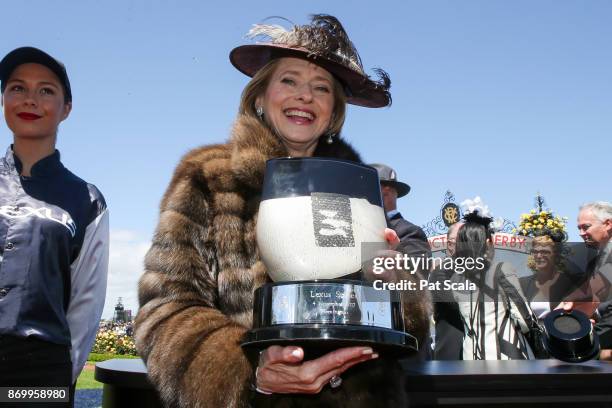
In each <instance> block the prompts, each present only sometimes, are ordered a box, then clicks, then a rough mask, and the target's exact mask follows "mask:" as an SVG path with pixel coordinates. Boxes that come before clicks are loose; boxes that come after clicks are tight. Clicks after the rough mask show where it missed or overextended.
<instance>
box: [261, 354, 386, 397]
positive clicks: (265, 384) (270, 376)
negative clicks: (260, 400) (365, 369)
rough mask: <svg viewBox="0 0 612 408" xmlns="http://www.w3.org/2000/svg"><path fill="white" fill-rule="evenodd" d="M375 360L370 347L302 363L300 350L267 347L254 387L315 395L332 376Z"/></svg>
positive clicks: (276, 391)
mask: <svg viewBox="0 0 612 408" xmlns="http://www.w3.org/2000/svg"><path fill="white" fill-rule="evenodd" d="M377 357H378V354H376V353H374V352H373V350H372V349H371V348H370V347H345V348H340V349H338V350H335V351H332V352H330V353H327V354H325V355H324V356H321V357H319V358H317V359H315V360H310V361H303V359H304V350H302V349H301V348H300V347H291V346H289V347H281V346H270V347H268V348H267V349H266V350H265V351H264V352H263V353H262V354H261V357H260V359H259V365H258V367H257V371H256V376H255V377H256V378H255V382H256V384H255V385H256V386H257V388H258V389H259V390H260V391H262V392H269V393H278V394H289V393H300V394H317V393H319V392H320V391H321V389H323V387H324V386H325V385H326V384H328V383H329V380H331V378H332V377H333V376H339V375H340V374H342V373H343V372H345V371H346V370H348V369H349V368H350V367H352V366H354V365H355V364H358V363H361V362H364V361H369V360H372V359H375V358H377Z"/></svg>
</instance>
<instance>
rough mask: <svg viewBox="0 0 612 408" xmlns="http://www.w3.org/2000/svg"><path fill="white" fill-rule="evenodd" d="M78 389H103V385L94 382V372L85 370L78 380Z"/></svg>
mask: <svg viewBox="0 0 612 408" xmlns="http://www.w3.org/2000/svg"><path fill="white" fill-rule="evenodd" d="M76 388H77V390H81V389H92V388H102V383H101V382H98V381H96V380H94V370H91V369H87V368H85V369H83V371H81V375H79V378H78V379H77V385H76Z"/></svg>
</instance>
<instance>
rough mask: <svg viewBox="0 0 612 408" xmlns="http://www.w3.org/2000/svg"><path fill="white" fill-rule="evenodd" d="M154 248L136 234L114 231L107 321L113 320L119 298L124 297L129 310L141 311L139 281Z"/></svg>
mask: <svg viewBox="0 0 612 408" xmlns="http://www.w3.org/2000/svg"><path fill="white" fill-rule="evenodd" d="M150 246H151V241H149V240H145V239H143V238H142V237H140V236H139V234H138V233H137V232H135V231H130V230H111V232H110V258H109V265H108V286H107V289H106V303H105V304H104V311H103V312H102V318H103V319H112V317H113V312H114V309H115V305H116V304H117V299H118V298H119V297H121V298H122V302H123V306H124V307H125V309H130V310H132V316H135V315H136V312H137V310H138V292H137V288H138V279H140V276H141V275H142V272H143V269H144V268H143V263H144V256H145V254H146V253H147V251H148V250H149V247H150Z"/></svg>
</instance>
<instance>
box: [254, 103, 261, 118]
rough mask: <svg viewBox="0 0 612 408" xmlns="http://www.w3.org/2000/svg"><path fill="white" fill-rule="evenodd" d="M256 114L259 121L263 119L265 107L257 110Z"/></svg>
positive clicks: (259, 107)
mask: <svg viewBox="0 0 612 408" xmlns="http://www.w3.org/2000/svg"><path fill="white" fill-rule="evenodd" d="M255 113H256V114H257V116H258V117H259V119H263V106H258V107H257V108H255Z"/></svg>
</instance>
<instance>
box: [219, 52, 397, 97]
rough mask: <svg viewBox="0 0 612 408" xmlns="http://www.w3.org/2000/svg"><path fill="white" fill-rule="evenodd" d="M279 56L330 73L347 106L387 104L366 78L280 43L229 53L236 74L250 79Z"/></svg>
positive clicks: (331, 62)
mask: <svg viewBox="0 0 612 408" xmlns="http://www.w3.org/2000/svg"><path fill="white" fill-rule="evenodd" d="M280 57H296V58H302V59H306V60H309V61H312V62H313V63H315V64H317V65H319V66H320V67H322V68H324V69H326V70H327V71H329V72H330V73H331V74H332V75H334V76H335V77H336V78H338V80H339V81H340V82H341V83H342V84H343V85H344V86H345V87H346V88H347V91H348V92H347V99H346V101H347V103H350V104H352V105H358V106H364V107H367V108H381V107H384V106H388V105H389V103H390V101H389V97H388V95H387V92H385V91H384V90H383V89H380V87H377V85H376V83H375V82H374V81H372V80H371V79H369V78H368V77H367V76H365V75H363V74H361V73H359V72H357V71H354V70H352V69H350V68H348V67H346V66H344V65H342V64H340V63H338V62H336V61H333V60H330V59H328V58H325V57H321V56H317V55H313V54H312V53H311V52H309V51H308V50H306V49H302V48H292V47H289V46H285V45H282V44H249V45H241V46H239V47H236V48H234V49H233V50H232V51H231V52H230V61H231V63H232V65H234V67H236V69H238V71H240V72H242V73H243V74H245V75H248V76H250V77H252V76H253V75H255V74H256V73H257V71H259V70H260V69H261V68H263V66H264V65H266V64H267V63H268V62H270V61H271V60H273V59H275V58H280Z"/></svg>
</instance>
